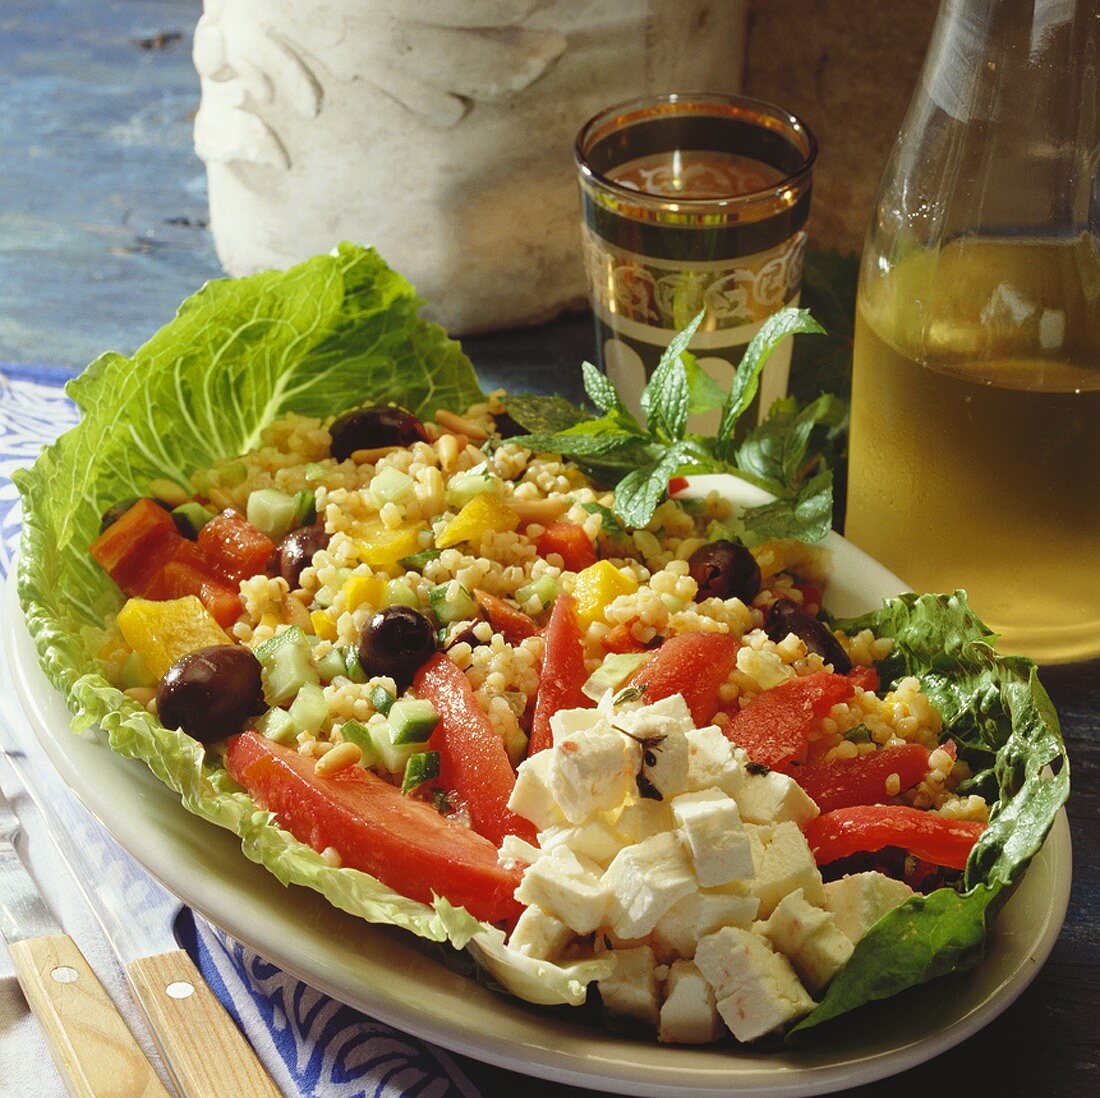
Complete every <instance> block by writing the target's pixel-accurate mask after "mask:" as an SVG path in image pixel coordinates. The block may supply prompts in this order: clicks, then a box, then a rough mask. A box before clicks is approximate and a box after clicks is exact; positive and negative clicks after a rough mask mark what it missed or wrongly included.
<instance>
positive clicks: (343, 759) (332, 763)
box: [314, 743, 363, 778]
mask: <svg viewBox="0 0 1100 1098" xmlns="http://www.w3.org/2000/svg"><path fill="white" fill-rule="evenodd" d="M362 757H363V752H362V751H361V750H360V749H359V745H358V744H354V743H338V744H337V745H336V746H335V747H334V748H332V750H331V751H326V752H325V754H324V755H322V756H321V758H319V759H318V760H317V763H316V769H315V770H314V773H315V774H316V775H317V776H318V777H319V778H327V777H331V776H332V775H333V774H336V773H339V771H341V770H346V769H347V768H348V767H349V766H354V765H355V764H356V763H357V762H358V761H359V760H360V759H361V758H362Z"/></svg>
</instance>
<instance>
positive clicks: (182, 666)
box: [157, 644, 267, 743]
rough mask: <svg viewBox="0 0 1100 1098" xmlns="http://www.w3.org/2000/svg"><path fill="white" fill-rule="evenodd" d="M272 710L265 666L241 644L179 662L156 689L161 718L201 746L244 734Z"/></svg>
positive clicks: (201, 652)
mask: <svg viewBox="0 0 1100 1098" xmlns="http://www.w3.org/2000/svg"><path fill="white" fill-rule="evenodd" d="M266 708H267V705H266V703H265V702H264V693H263V684H262V681H261V678H260V662H259V660H257V659H256V657H255V656H254V655H253V654H252V653H251V652H250V651H249V650H248V649H247V648H241V647H240V646H239V645H236V644H217V645H214V646H213V647H212V648H200V649H199V650H198V651H197V652H192V653H190V654H189V655H186V656H183V657H181V658H180V659H178V660H176V662H175V663H174V664H172V666H171V667H169V668H168V670H167V671H166V672H165V673H164V678H163V679H161V680H160V686H159V687H158V688H157V716H158V717H159V718H160V723H161V724H163V725H164V727H165V728H182V729H183V731H184V732H186V733H187V734H188V735H189V736H194V737H195V739H196V740H199V741H201V742H202V743H213V742H214V741H215V740H224V739H225V737H226V736H231V735H232V734H233V733H234V732H239V731H240V730H241V726H242V725H243V724H244V722H245V721H246V720H247V719H248V718H249V717H250V716H252V715H253V714H254V713H262V712H263V711H264V710H265V709H266Z"/></svg>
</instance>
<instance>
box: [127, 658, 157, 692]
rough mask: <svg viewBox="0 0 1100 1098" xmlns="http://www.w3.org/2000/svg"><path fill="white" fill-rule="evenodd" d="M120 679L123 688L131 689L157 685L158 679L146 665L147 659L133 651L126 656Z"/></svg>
mask: <svg viewBox="0 0 1100 1098" xmlns="http://www.w3.org/2000/svg"><path fill="white" fill-rule="evenodd" d="M119 681H120V682H121V684H122V689H123V690H131V689H132V688H133V687H135V686H156V685H157V680H156V679H155V678H154V677H153V673H152V672H151V671H150V670H149V668H148V667H146V666H145V661H144V660H143V659H142V658H141V657H140V656H139V655H138V654H137V653H136V652H131V653H130V654H129V655H128V656H127V657H126V662H125V663H124V664H123V665H122V671H121V672H120V674H119Z"/></svg>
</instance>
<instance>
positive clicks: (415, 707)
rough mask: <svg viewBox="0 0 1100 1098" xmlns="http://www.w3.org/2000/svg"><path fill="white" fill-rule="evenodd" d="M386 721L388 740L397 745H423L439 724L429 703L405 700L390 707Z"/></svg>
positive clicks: (437, 717)
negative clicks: (388, 733) (388, 723)
mask: <svg viewBox="0 0 1100 1098" xmlns="http://www.w3.org/2000/svg"><path fill="white" fill-rule="evenodd" d="M386 720H388V721H389V722H390V739H391V740H393V742H394V743H395V744H399V743H424V742H425V741H427V740H428V739H430V738H431V735H432V733H433V732H434V731H435V726H436V725H437V724H439V714H438V713H437V712H436V708H435V706H434V705H432V703H431V702H430V701H424V700H421V699H417V698H405V699H404V700H403V701H398V702H394V703H393V705H391V706H390V711H389V713H387V714H386Z"/></svg>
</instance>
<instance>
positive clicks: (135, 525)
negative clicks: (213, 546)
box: [88, 499, 187, 596]
mask: <svg viewBox="0 0 1100 1098" xmlns="http://www.w3.org/2000/svg"><path fill="white" fill-rule="evenodd" d="M181 544H187V542H186V540H185V539H184V538H183V537H182V536H181V535H180V532H179V531H178V530H177V529H176V524H175V523H174V522H173V521H172V516H171V515H170V514H169V513H168V512H167V511H166V510H165V509H164V508H163V507H161V506H160V504H158V503H154V502H153V501H152V500H151V499H139V500H138V501H137V503H135V504H134V505H133V507H131V508H130V509H129V510H128V511H126V512H124V514H123V515H122V517H121V518H119V519H118V520H117V521H116V522H113V523H112V524H111V525H110V526H108V527H107V529H106V530H104V531H103V533H102V534H100V535H99V537H98V538H96V539H95V541H93V542H92V544H91V545H89V546H88V552H89V553H91V555H92V557H93V558H94V559H95V560H96V562H97V563H98V564H99V566H100V567H101V568H102V569H103V570H104V571H105V572H106V573H107V575H109V576H110V577H111V579H113V580H114V581H115V583H117V584H118V586H119V587H120V588H121V589H122V591H123V593H124V594H126V595H138V596H145V595H146V594H147V593H148V591H149V588H150V587H151V586H152V584H153V582H154V580H155V579H156V577H157V574H158V573H159V572H160V570H161V569H162V568H163V567H164V565H165V564H167V563H168V561H170V560H171V559H172V557H173V556H174V555H175V553H176V550H177V549H178V548H179V546H180V545H181Z"/></svg>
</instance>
